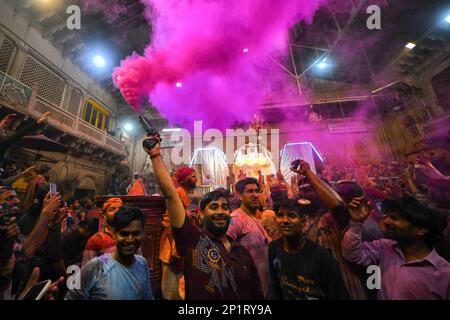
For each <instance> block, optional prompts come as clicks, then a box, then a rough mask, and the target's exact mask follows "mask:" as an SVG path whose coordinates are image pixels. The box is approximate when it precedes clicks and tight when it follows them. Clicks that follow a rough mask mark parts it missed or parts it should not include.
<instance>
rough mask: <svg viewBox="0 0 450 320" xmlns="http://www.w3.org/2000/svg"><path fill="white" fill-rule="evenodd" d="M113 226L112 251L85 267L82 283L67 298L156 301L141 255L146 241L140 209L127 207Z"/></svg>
mask: <svg viewBox="0 0 450 320" xmlns="http://www.w3.org/2000/svg"><path fill="white" fill-rule="evenodd" d="M110 227H111V228H112V231H113V237H114V240H115V242H116V244H117V245H116V246H115V250H114V251H113V252H112V253H109V254H105V255H102V256H100V257H96V258H94V259H92V260H91V261H89V262H88V263H87V264H86V265H85V266H84V267H82V268H81V271H80V277H81V283H80V286H79V287H78V288H73V289H71V290H70V291H69V292H68V293H67V295H66V300H85V299H92V300H153V299H154V298H153V293H152V288H151V283H150V271H149V269H148V265H147V260H146V259H145V258H144V257H142V256H140V255H137V254H136V253H137V251H138V249H139V247H140V246H141V243H142V241H143V240H144V219H143V214H142V212H141V210H140V209H139V208H136V207H128V206H123V207H121V208H120V210H119V211H118V212H117V213H115V215H114V216H113V218H112V221H111V224H110Z"/></svg>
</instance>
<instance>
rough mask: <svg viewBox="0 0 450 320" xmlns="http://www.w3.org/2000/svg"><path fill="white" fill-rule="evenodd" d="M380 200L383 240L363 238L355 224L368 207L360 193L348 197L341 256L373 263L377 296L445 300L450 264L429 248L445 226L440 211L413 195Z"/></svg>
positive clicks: (359, 222)
mask: <svg viewBox="0 0 450 320" xmlns="http://www.w3.org/2000/svg"><path fill="white" fill-rule="evenodd" d="M383 205H384V207H385V210H386V213H387V215H386V217H385V218H384V225H385V229H386V230H385V236H386V238H387V239H381V240H376V241H372V242H367V241H365V242H363V241H362V240H361V229H362V228H361V227H362V223H363V222H364V220H365V219H367V217H368V216H369V214H370V210H369V208H368V206H367V204H366V202H365V201H364V198H363V197H356V198H354V199H353V200H352V201H351V203H350V205H349V212H350V219H351V222H350V225H349V228H348V230H347V231H346V233H345V235H344V240H343V241H342V254H343V256H344V258H346V259H348V260H350V261H353V262H355V263H357V264H359V265H362V266H364V267H367V266H370V265H374V264H375V265H379V267H380V270H381V275H380V278H381V288H380V290H378V299H379V300H431V299H433V300H435V299H438V300H449V299H450V291H449V288H450V263H448V262H447V261H445V259H444V258H442V257H441V256H439V255H438V254H437V253H436V251H435V249H434V247H435V245H436V244H437V243H438V242H439V241H440V240H441V238H442V237H443V230H444V229H445V228H446V226H447V221H446V219H447V217H446V215H444V214H442V213H440V212H438V211H435V210H433V209H430V208H427V207H426V206H424V205H422V204H420V203H419V202H417V201H416V200H415V199H413V198H401V199H395V200H386V201H385V202H384V203H383Z"/></svg>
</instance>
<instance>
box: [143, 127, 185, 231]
mask: <svg viewBox="0 0 450 320" xmlns="http://www.w3.org/2000/svg"><path fill="white" fill-rule="evenodd" d="M153 139H156V140H157V141H158V143H157V144H156V145H155V146H154V147H153V148H151V149H149V148H148V147H146V141H152V140H153ZM159 141H161V140H160V138H159V136H156V137H153V136H149V137H147V138H146V139H145V140H144V141H143V148H144V150H145V152H147V153H148V154H149V155H150V159H151V160H152V165H153V170H154V171H155V175H156V180H157V181H158V185H159V187H160V188H161V191H162V192H163V194H164V195H165V196H166V207H167V213H168V215H169V222H170V224H171V226H172V227H175V228H181V227H182V226H183V224H184V219H185V218H186V212H185V210H184V206H183V203H182V202H181V199H180V197H179V196H178V193H177V191H176V189H175V186H174V184H173V181H172V178H171V177H170V175H169V172H168V171H167V168H166V166H165V164H164V162H163V160H162V157H161V153H160V143H159Z"/></svg>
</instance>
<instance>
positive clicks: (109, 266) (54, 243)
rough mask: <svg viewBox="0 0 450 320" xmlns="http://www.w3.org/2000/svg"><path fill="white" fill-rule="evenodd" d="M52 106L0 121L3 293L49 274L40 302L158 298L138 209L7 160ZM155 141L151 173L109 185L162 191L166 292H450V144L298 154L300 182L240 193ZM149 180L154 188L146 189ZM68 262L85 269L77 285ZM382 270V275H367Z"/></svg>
mask: <svg viewBox="0 0 450 320" xmlns="http://www.w3.org/2000/svg"><path fill="white" fill-rule="evenodd" d="M46 116H48V114H45V115H44V116H43V118H42V119H39V120H38V121H36V122H34V123H32V124H30V125H28V126H27V127H25V128H24V129H22V130H20V131H18V132H15V133H14V134H12V135H7V134H6V133H5V131H4V130H3V129H4V128H6V127H7V125H8V123H9V121H10V120H11V119H10V118H11V117H9V118H8V117H7V118H6V121H5V119H4V120H3V121H2V122H1V123H0V127H1V129H2V132H1V134H2V137H1V150H0V161H1V165H0V167H1V177H0V210H1V212H0V300H5V299H24V297H25V296H26V293H27V292H28V291H29V289H30V288H31V287H33V286H34V285H35V284H36V283H38V282H39V281H40V280H47V279H50V280H51V281H52V283H51V285H50V286H49V287H48V288H46V290H45V294H44V295H43V297H42V299H50V300H51V299H67V300H78V299H114V300H116V299H117V300H151V299H155V298H159V294H158V293H157V292H154V291H153V289H152V286H151V281H150V278H151V272H150V271H149V267H148V265H147V260H146V259H145V258H144V257H142V252H141V249H140V246H141V244H142V242H143V240H144V223H143V213H142V212H141V210H140V209H139V208H136V207H133V206H128V205H125V204H124V203H123V202H122V200H121V198H120V197H114V196H113V197H110V198H109V199H108V200H107V201H106V202H104V203H103V204H102V206H101V207H99V208H97V207H96V206H95V202H94V201H93V199H76V198H73V197H71V198H69V199H63V197H62V196H61V195H60V194H59V193H58V192H54V191H52V190H51V188H50V186H49V182H50V180H49V179H50V177H48V176H47V175H48V172H46V171H45V170H40V169H38V168H36V167H29V168H26V169H24V170H22V171H20V170H18V169H17V167H16V164H15V162H14V161H12V160H11V159H10V158H8V155H7V153H8V150H9V148H10V147H11V146H12V145H13V144H14V141H17V139H20V137H21V136H23V135H25V134H27V133H28V132H31V131H32V130H33V129H35V128H36V127H37V126H39V124H40V123H42V122H43V121H44V120H45V118H46ZM146 139H147V140H152V141H154V142H156V143H153V144H144V150H145V151H146V152H147V153H148V155H149V157H150V160H151V166H152V168H153V172H154V173H153V175H152V176H150V175H148V176H142V175H140V174H138V173H136V174H134V175H133V177H132V180H130V181H126V183H125V182H123V183H122V182H121V183H119V180H120V179H121V178H119V177H117V176H115V177H113V179H112V181H113V182H112V183H111V184H110V188H109V192H110V193H111V194H113V195H114V194H125V193H128V194H129V195H138V194H152V193H154V192H155V193H156V192H158V193H159V192H160V193H161V194H163V195H164V196H165V203H166V210H167V211H166V214H165V215H164V218H163V221H162V226H163V231H162V234H161V239H160V250H159V258H160V260H161V264H162V279H161V289H162V290H161V291H162V292H161V295H162V297H161V298H163V299H167V300H181V299H185V300H198V299H203V300H217V299H229V300H262V299H293V300H322V299H327V300H349V299H352V300H366V299H381V300H397V299H442V300H449V299H450V263H449V261H450V228H449V227H448V220H449V217H450V216H449V210H448V209H449V208H450V206H449V203H448V202H449V199H450V195H449V193H450V178H449V177H448V176H449V170H448V169H449V167H448V164H449V163H450V161H449V154H448V152H446V151H440V153H439V154H438V153H437V152H436V151H434V153H433V154H430V153H428V154H425V153H424V154H420V155H419V156H415V157H413V158H410V159H405V161H404V162H392V163H379V164H376V165H375V164H369V165H355V164H353V165H349V164H346V165H341V166H338V165H336V164H332V163H325V165H324V166H323V168H320V169H319V170H318V171H317V172H314V171H313V170H311V168H310V165H309V164H308V163H307V162H305V161H303V160H301V159H299V161H297V162H296V163H293V164H292V167H291V168H290V170H291V171H292V172H293V173H295V175H294V178H293V179H292V180H291V181H289V182H287V181H286V180H285V179H284V177H283V175H282V174H281V172H278V173H277V174H276V175H272V176H267V177H264V176H263V175H262V173H261V172H259V173H258V175H259V176H258V177H247V176H245V175H244V174H242V175H241V174H240V175H239V177H238V179H237V181H235V182H234V183H233V186H232V192H230V191H229V190H227V189H226V188H219V189H216V190H214V191H212V192H209V193H206V194H204V195H202V196H201V197H198V196H196V197H194V196H193V195H192V194H193V190H194V189H195V188H196V185H197V182H198V181H197V180H198V179H197V175H196V172H195V170H194V169H192V168H180V169H178V170H177V171H175V172H171V173H169V171H168V170H167V168H166V164H165V163H164V162H163V159H162V157H161V153H160V145H159V141H160V140H159V137H158V136H150V137H147V138H146ZM148 145H154V146H153V147H152V148H148V147H146V146H148ZM437 160H439V161H437ZM21 178H24V179H25V180H26V181H27V184H26V190H25V192H24V194H23V195H21V196H20V197H19V195H18V192H16V190H15V188H14V187H12V185H13V184H14V183H15V182H16V181H18V180H19V179H21ZM144 178H145V182H144ZM208 179H209V178H208ZM148 181H151V188H154V187H153V184H156V185H157V188H154V189H152V191H150V192H149V190H148V187H149V186H150V185H147V182H148ZM125 184H126V186H125ZM70 266H72V267H73V266H76V267H77V268H79V273H76V276H75V279H78V280H75V281H73V282H71V281H70V280H69V279H68V273H67V270H68V267H70ZM372 266H377V267H378V269H375V270H379V272H380V274H379V275H378V276H379V277H378V278H377V279H378V280H379V281H378V280H377V281H375V282H374V283H373V285H369V284H370V283H371V281H372V280H373V279H372V278H371V276H372V274H371V273H370V272H369V273H368V272H367V270H369V269H368V268H370V267H372ZM71 279H72V278H71Z"/></svg>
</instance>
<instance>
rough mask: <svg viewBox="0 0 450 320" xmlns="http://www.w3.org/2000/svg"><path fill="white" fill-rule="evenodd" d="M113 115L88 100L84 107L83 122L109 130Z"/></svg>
mask: <svg viewBox="0 0 450 320" xmlns="http://www.w3.org/2000/svg"><path fill="white" fill-rule="evenodd" d="M110 117H111V114H110V112H109V111H108V110H106V109H105V108H103V107H102V106H101V105H100V104H99V103H98V102H96V101H95V100H93V99H88V101H86V104H85V106H84V112H83V120H84V121H86V122H89V123H90V124H91V125H93V126H95V127H97V128H99V129H101V130H106V131H108V130H109V122H110Z"/></svg>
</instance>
